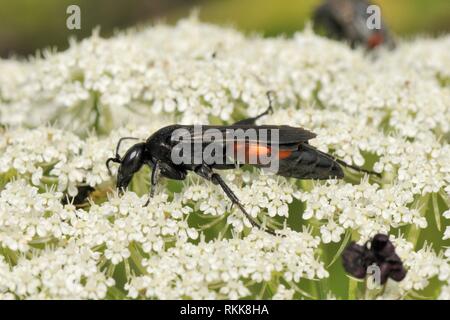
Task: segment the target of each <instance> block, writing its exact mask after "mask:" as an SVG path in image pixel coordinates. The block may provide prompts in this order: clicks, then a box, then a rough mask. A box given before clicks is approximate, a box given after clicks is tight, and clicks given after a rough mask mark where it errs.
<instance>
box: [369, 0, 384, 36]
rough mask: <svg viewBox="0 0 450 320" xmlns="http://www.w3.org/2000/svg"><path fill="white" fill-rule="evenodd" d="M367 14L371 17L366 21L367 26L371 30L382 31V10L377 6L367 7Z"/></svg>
mask: <svg viewBox="0 0 450 320" xmlns="http://www.w3.org/2000/svg"><path fill="white" fill-rule="evenodd" d="M366 13H367V14H368V15H369V17H368V18H367V20H366V26H367V28H368V29H369V30H380V29H381V8H380V7H379V6H377V5H375V4H372V5H370V6H368V7H367V9H366Z"/></svg>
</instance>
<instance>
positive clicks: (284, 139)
mask: <svg viewBox="0 0 450 320" xmlns="http://www.w3.org/2000/svg"><path fill="white" fill-rule="evenodd" d="M183 129H185V133H186V134H185V135H184V136H183V137H182V140H177V141H176V142H177V143H178V142H180V141H181V142H183V143H198V142H202V143H203V144H209V143H211V142H214V143H222V144H225V143H229V142H247V143H265V144H267V145H291V144H299V143H302V142H307V141H308V140H310V139H313V138H315V137H316V134H315V133H313V132H311V131H308V130H305V129H303V128H299V127H291V126H277V125H262V126H255V125H230V126H201V127H195V126H183ZM172 141H173V140H172ZM173 142H174V141H173Z"/></svg>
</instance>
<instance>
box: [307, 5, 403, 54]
mask: <svg viewBox="0 0 450 320" xmlns="http://www.w3.org/2000/svg"><path fill="white" fill-rule="evenodd" d="M370 5H371V3H370V2H368V1H366V0H325V1H324V3H323V4H322V5H321V6H319V7H318V8H317V9H316V11H315V12H314V25H315V27H316V28H317V29H319V30H323V31H324V32H325V34H326V35H327V36H328V37H330V38H334V39H337V40H342V41H348V42H349V43H350V45H351V47H352V48H354V47H356V46H358V45H363V46H365V47H366V48H368V49H374V48H376V47H378V46H381V45H383V46H387V47H388V48H391V49H392V48H394V47H395V43H394V41H393V39H392V38H391V36H390V35H389V32H388V29H387V27H386V25H385V24H384V22H383V20H382V18H381V15H380V28H379V29H376V28H375V29H371V28H369V26H368V24H367V21H368V19H369V17H370V16H371V15H372V13H371V11H370V10H369V13H368V7H369V6H370Z"/></svg>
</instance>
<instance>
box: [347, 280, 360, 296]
mask: <svg viewBox="0 0 450 320" xmlns="http://www.w3.org/2000/svg"><path fill="white" fill-rule="evenodd" d="M357 295H358V281H356V280H355V279H353V278H351V277H349V279H348V299H349V300H356V298H357Z"/></svg>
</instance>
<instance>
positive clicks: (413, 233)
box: [407, 193, 430, 248]
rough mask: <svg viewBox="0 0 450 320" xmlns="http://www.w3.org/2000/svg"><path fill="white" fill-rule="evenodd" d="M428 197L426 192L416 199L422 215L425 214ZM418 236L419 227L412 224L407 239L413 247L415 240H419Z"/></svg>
mask: <svg viewBox="0 0 450 320" xmlns="http://www.w3.org/2000/svg"><path fill="white" fill-rule="evenodd" d="M429 199H430V194H429V193H427V194H426V195H424V196H423V197H420V198H419V199H418V201H417V206H418V208H419V212H420V215H421V216H422V217H423V216H425V214H426V212H427V209H428V208H427V204H428V201H429ZM419 237H420V228H418V227H417V226H415V225H412V226H411V228H410V229H409V232H408V237H407V239H408V241H409V242H411V243H412V244H413V246H414V248H415V247H416V245H417V242H418V241H419Z"/></svg>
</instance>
